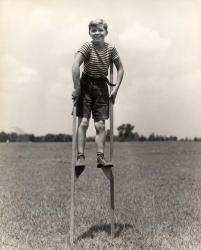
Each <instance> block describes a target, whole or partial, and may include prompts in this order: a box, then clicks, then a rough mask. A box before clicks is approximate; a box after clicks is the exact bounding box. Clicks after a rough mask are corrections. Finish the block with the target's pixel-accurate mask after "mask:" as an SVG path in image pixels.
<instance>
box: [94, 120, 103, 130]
mask: <svg viewBox="0 0 201 250" xmlns="http://www.w3.org/2000/svg"><path fill="white" fill-rule="evenodd" d="M95 128H96V130H98V131H103V130H105V121H102V120H100V121H96V122H95Z"/></svg>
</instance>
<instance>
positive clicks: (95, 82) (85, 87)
mask: <svg viewBox="0 0 201 250" xmlns="http://www.w3.org/2000/svg"><path fill="white" fill-rule="evenodd" d="M80 86H81V93H80V96H79V98H78V101H77V116H78V117H86V118H90V117H91V113H92V117H93V119H94V120H95V121H99V120H106V119H108V118H109V93H108V86H107V82H106V81H105V79H104V78H94V77H89V76H87V75H84V74H82V77H81V79H80Z"/></svg>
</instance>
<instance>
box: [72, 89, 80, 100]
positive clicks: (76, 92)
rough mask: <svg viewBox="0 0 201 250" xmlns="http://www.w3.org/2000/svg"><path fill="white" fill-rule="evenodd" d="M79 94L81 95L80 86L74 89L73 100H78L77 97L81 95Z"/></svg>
mask: <svg viewBox="0 0 201 250" xmlns="http://www.w3.org/2000/svg"><path fill="white" fill-rule="evenodd" d="M79 95H80V88H79V87H78V88H76V89H74V90H73V91H72V99H73V101H75V102H76V101H77V99H78V97H79Z"/></svg>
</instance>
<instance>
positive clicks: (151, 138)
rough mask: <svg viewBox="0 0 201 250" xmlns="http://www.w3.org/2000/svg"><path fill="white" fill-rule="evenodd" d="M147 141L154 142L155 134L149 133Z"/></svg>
mask: <svg viewBox="0 0 201 250" xmlns="http://www.w3.org/2000/svg"><path fill="white" fill-rule="evenodd" d="M148 141H155V134H154V133H151V134H150V135H149V137H148Z"/></svg>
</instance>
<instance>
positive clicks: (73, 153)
mask: <svg viewBox="0 0 201 250" xmlns="http://www.w3.org/2000/svg"><path fill="white" fill-rule="evenodd" d="M76 119H77V118H76V105H75V103H74V105H73V134H72V166H71V210H70V244H71V246H72V245H73V240H74V191H75V163H76V132H77V131H76Z"/></svg>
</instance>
